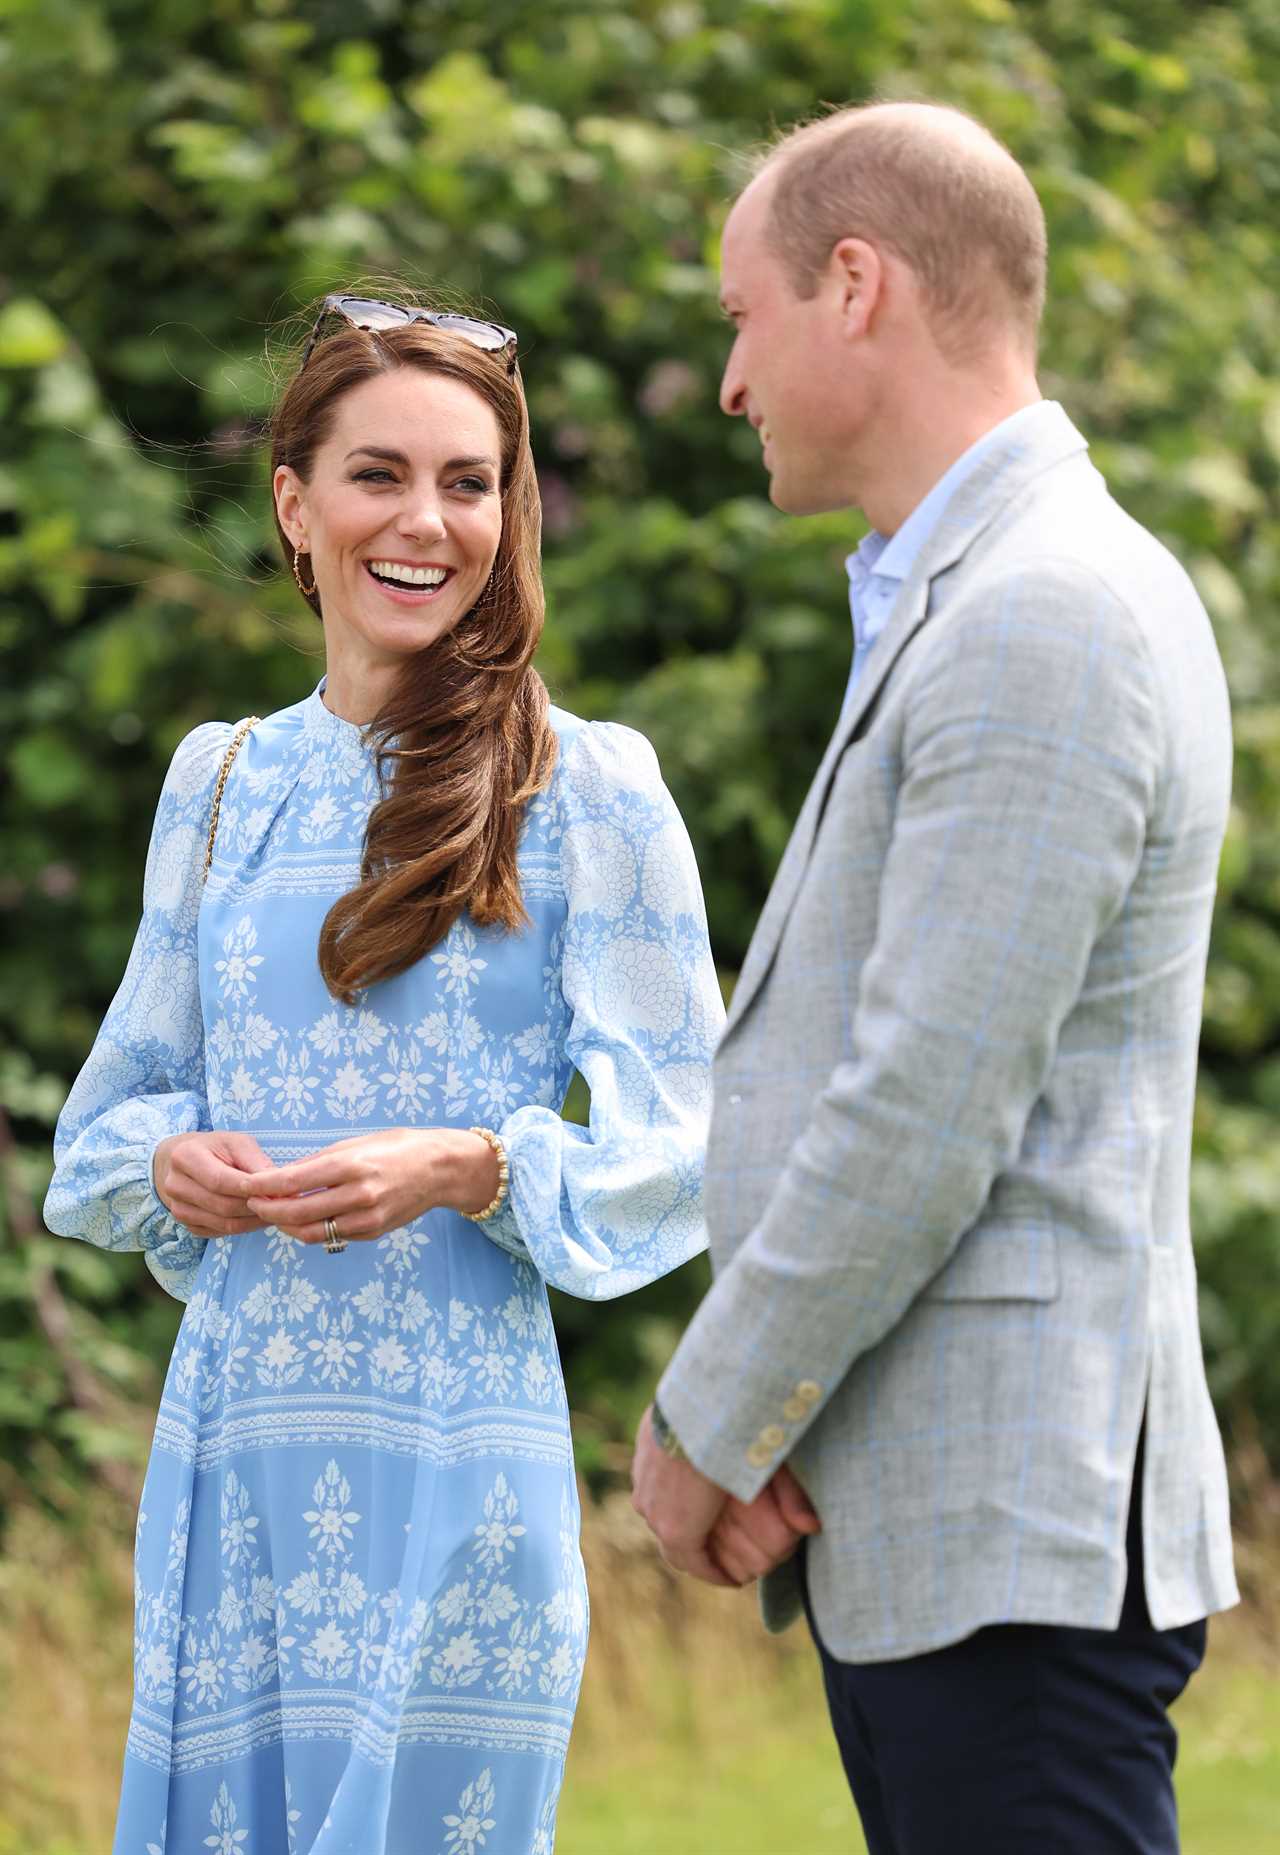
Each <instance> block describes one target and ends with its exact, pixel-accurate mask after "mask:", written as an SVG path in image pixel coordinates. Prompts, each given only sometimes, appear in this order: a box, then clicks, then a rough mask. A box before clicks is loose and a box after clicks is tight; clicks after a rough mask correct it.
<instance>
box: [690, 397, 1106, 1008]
mask: <svg viewBox="0 0 1280 1855" xmlns="http://www.w3.org/2000/svg"><path fill="white" fill-rule="evenodd" d="M1086 449H1087V446H1086V444H1085V440H1084V439H1083V438H1082V437H1081V436H1080V434H1079V432H1078V431H1077V430H1076V428H1075V426H1074V425H1073V424H1072V423H1071V421H1070V419H1069V418H1068V417H1067V415H1066V413H1065V412H1064V411H1063V410H1062V408H1061V406H1059V405H1058V404H1057V403H1056V402H1055V401H1052V400H1046V401H1043V402H1042V403H1041V404H1040V405H1039V406H1037V407H1036V409H1035V413H1034V415H1031V414H1029V415H1028V416H1027V418H1025V419H1023V420H1021V421H1020V422H1019V428H1018V430H1017V432H1016V433H1015V434H1013V435H1011V437H1010V439H1009V442H1008V443H1007V444H996V445H994V446H993V447H992V449H991V450H990V451H989V452H988V453H987V455H986V456H985V457H984V458H983V459H982V460H981V462H980V463H979V464H978V466H977V467H976V468H975V469H974V470H972V471H971V472H970V474H969V475H968V476H967V477H965V478H964V480H963V481H962V483H961V484H960V486H959V488H958V489H957V491H956V493H955V495H954V497H953V498H952V500H951V502H950V503H949V504H948V505H947V507H946V508H945V510H944V511H943V514H942V516H941V519H940V520H939V522H938V525H937V527H936V528H935V529H934V531H933V533H932V534H931V535H930V536H929V539H928V540H927V541H926V543H925V545H924V547H923V548H922V549H921V551H920V554H919V556H918V557H917V559H916V562H915V565H914V567H913V568H912V570H911V572H910V574H909V575H908V577H907V578H906V580H904V581H903V584H902V589H901V591H900V592H899V594H898V597H897V599H896V600H895V601H894V606H893V610H892V612H891V613H890V614H889V618H888V621H887V623H886V625H885V628H884V630H883V631H882V632H881V634H880V636H879V638H878V639H877V640H876V644H875V648H874V649H873V650H872V652H871V655H870V656H869V658H868V659H867V661H866V663H865V665H864V667H863V671H862V674H861V676H860V677H859V679H858V681H857V683H856V684H855V686H854V688H853V690H852V692H851V693H850V695H849V698H848V700H847V701H846V703H845V705H844V708H843V709H842V710H841V713H840V719H839V720H838V721H837V723H836V726H835V731H834V733H833V734H832V736H831V739H830V741H829V742H828V743H827V750H826V752H825V754H824V755H823V756H822V763H821V765H820V766H819V768H818V771H817V772H816V774H815V775H814V778H813V784H812V785H811V786H810V788H809V792H808V796H807V797H806V799H805V802H804V805H803V807H802V808H801V811H800V816H799V817H798V818H797V819H796V826H795V830H794V831H793V832H792V833H791V838H790V841H789V842H788V844H787V848H786V851H785V852H784V854H783V858H782V862H781V863H780V864H779V865H778V873H777V875H776V876H775V878H774V881H773V887H772V888H771V889H770V891H769V898H768V900H767V901H766V903H765V905H764V909H763V912H762V913H761V916H760V919H759V922H758V923H757V925H756V931H755V933H754V934H753V935H752V937H751V945H750V946H749V947H748V948H747V957H746V959H745V960H744V961H743V964H742V971H741V973H740V974H739V976H738V983H737V985H736V986H735V987H734V990H733V997H732V999H731V1000H730V1003H729V1012H728V1017H727V1019H726V1021H725V1028H724V1036H725V1037H727V1036H728V1035H729V1033H730V1032H731V1031H732V1030H733V1028H734V1026H735V1025H736V1024H737V1023H738V1022H739V1021H740V1020H741V1019H742V1017H743V1016H744V1014H745V1012H746V1009H747V1007H748V1005H749V1004H750V1003H751V1001H752V999H753V998H754V997H755V995H756V993H757V992H758V991H759V989H760V987H761V985H762V983H763V982H764V979H765V976H766V974H767V973H768V971H769V968H770V967H771V966H772V964H773V959H774V955H775V954H776V952H777V950H778V942H779V941H780V940H781V938H782V932H783V929H784V928H785V926H786V924H787V919H788V917H789V916H790V914H791V910H792V907H793V906H794V904H795V899H796V895H797V893H798V891H799V888H800V885H801V883H802V882H803V881H804V874H805V870H806V869H807V868H808V863H809V856H810V853H811V852H812V849H813V841H814V838H815V837H816V836H817V833H818V827H819V825H820V824H821V823H822V815H823V812H824V811H825V809H826V804H827V799H828V797H829V795H830V792H831V783H832V780H833V779H834V778H835V771H836V767H837V766H838V765H839V762H840V757H841V755H842V754H843V753H844V751H845V749H846V748H847V747H848V746H849V745H850V743H851V742H852V741H854V740H856V739H857V737H858V735H859V733H860V732H861V731H862V728H863V725H864V724H865V722H866V721H867V720H868V719H869V716H870V712H871V710H872V708H873V707H874V704H875V701H876V698H877V696H878V695H879V693H880V691H881V690H882V689H883V687H884V685H885V683H886V682H887V681H888V678H889V676H890V674H891V673H892V671H893V668H894V665H895V664H896V663H897V661H898V659H899V658H900V657H901V655H902V653H903V651H904V650H905V649H906V647H907V645H908V644H909V643H910V642H911V640H912V639H913V638H914V637H915V635H916V633H917V632H918V631H919V630H920V628H921V627H922V625H923V624H924V623H925V620H926V619H927V618H928V616H929V596H930V592H931V589H932V584H933V582H934V580H936V579H937V578H938V577H939V576H940V575H941V574H943V573H945V572H946V571H947V570H948V569H949V568H951V567H954V566H955V565H956V563H957V562H958V561H960V560H962V559H963V558H964V555H965V554H966V553H967V551H968V549H969V548H970V547H971V546H972V544H973V542H974V541H975V540H976V539H977V537H978V536H979V535H980V534H981V533H982V531H983V530H984V529H985V528H987V527H988V526H989V525H990V524H991V522H992V521H993V520H994V519H995V517H996V516H997V515H998V514H999V513H1000V511H1001V510H1002V509H1004V508H1006V507H1007V506H1008V504H1009V503H1010V502H1012V501H1013V499H1014V498H1015V497H1016V496H1018V495H1019V494H1021V492H1022V491H1023V490H1025V489H1026V488H1027V487H1028V486H1029V484H1030V483H1031V482H1032V481H1033V480H1034V478H1035V477H1037V476H1039V475H1040V474H1041V472H1042V471H1044V470H1048V469H1050V468H1052V467H1053V466H1054V465H1055V464H1059V463H1061V462H1062V461H1063V460H1064V459H1065V458H1068V457H1070V456H1072V455H1074V454H1076V453H1079V452H1083V451H1084V450H1086Z"/></svg>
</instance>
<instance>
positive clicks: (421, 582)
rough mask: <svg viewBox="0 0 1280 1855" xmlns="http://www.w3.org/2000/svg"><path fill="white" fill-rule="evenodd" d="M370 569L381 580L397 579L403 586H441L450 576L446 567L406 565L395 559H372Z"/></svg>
mask: <svg viewBox="0 0 1280 1855" xmlns="http://www.w3.org/2000/svg"><path fill="white" fill-rule="evenodd" d="M369 571H370V573H376V574H377V576H378V578H379V579H380V580H397V581H399V583H400V585H401V586H440V585H442V584H443V582H444V581H445V579H447V577H448V571H447V569H446V568H444V567H405V566H402V565H401V564H400V562H399V561H395V560H371V561H370V562H369Z"/></svg>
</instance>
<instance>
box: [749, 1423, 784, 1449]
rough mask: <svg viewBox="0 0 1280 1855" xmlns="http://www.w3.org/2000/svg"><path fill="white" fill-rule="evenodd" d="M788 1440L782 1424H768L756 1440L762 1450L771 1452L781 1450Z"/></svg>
mask: <svg viewBox="0 0 1280 1855" xmlns="http://www.w3.org/2000/svg"><path fill="white" fill-rule="evenodd" d="M786 1440H787V1433H786V1431H785V1430H784V1429H783V1427H782V1425H781V1424H780V1423H767V1424H766V1425H765V1427H764V1429H763V1430H762V1431H761V1432H760V1434H759V1436H758V1437H757V1438H756V1441H757V1443H759V1445H760V1447H761V1448H762V1449H768V1450H770V1451H772V1450H775V1449H781V1448H782V1445H783V1444H784V1443H785V1442H786Z"/></svg>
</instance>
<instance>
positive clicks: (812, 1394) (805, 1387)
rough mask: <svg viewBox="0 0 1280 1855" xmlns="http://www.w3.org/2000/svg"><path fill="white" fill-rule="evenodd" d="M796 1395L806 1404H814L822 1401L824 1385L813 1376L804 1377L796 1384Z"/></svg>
mask: <svg viewBox="0 0 1280 1855" xmlns="http://www.w3.org/2000/svg"><path fill="white" fill-rule="evenodd" d="M796 1396H797V1397H798V1398H800V1399H802V1400H803V1402H804V1403H805V1404H808V1405H814V1404H820V1403H821V1402H822V1386H821V1385H819V1384H818V1383H817V1382H816V1380H814V1379H812V1378H802V1379H801V1380H800V1383H799V1384H798V1385H797V1386H796Z"/></svg>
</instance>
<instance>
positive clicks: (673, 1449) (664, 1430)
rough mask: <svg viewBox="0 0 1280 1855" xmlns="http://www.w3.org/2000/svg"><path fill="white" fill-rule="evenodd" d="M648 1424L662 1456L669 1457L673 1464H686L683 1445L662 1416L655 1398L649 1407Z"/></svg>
mask: <svg viewBox="0 0 1280 1855" xmlns="http://www.w3.org/2000/svg"><path fill="white" fill-rule="evenodd" d="M649 1423H650V1425H651V1427H652V1429H653V1440H654V1442H655V1443H656V1444H657V1445H658V1448H659V1449H660V1450H661V1451H662V1453H663V1455H664V1456H670V1457H671V1459H672V1461H673V1462H687V1461H688V1460H689V1458H688V1456H686V1455H685V1453H684V1445H683V1444H682V1443H681V1441H680V1438H679V1437H678V1436H677V1435H676V1433H675V1431H674V1430H673V1429H672V1428H671V1425H670V1424H669V1423H668V1422H667V1420H666V1418H665V1417H664V1416H663V1414H662V1407H661V1406H660V1405H659V1403H658V1401H657V1399H656V1398H655V1399H654V1401H653V1403H652V1404H651V1405H650V1406H649Z"/></svg>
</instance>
